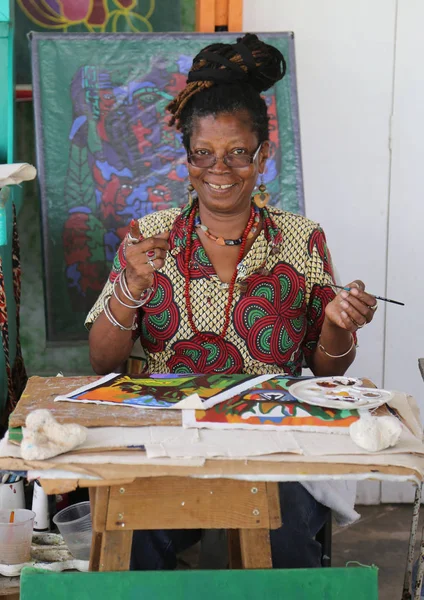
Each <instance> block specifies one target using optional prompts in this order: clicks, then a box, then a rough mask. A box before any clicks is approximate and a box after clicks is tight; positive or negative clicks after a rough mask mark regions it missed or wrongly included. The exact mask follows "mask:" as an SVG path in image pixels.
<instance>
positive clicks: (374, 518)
mask: <svg viewBox="0 0 424 600" xmlns="http://www.w3.org/2000/svg"><path fill="white" fill-rule="evenodd" d="M356 510H357V511H358V512H359V513H360V514H361V519H360V520H359V521H358V522H357V523H355V524H354V525H351V526H350V527H348V528H346V527H344V528H338V527H337V526H335V527H334V528H333V566H334V567H343V566H345V565H346V563H347V562H348V561H350V560H352V561H359V562H360V563H362V564H365V565H372V564H374V565H376V566H377V567H378V569H379V573H378V579H379V598H380V600H401V598H402V588H403V577H404V572H405V565H406V553H407V548H408V539H409V530H410V525H411V518H412V505H409V504H381V505H379V506H360V507H356ZM421 512H422V513H424V511H423V510H422V509H421ZM421 521H422V523H421V524H420V526H419V528H418V532H417V542H418V543H417V551H418V548H419V543H420V539H421V532H422V529H423V524H424V514H423V515H421Z"/></svg>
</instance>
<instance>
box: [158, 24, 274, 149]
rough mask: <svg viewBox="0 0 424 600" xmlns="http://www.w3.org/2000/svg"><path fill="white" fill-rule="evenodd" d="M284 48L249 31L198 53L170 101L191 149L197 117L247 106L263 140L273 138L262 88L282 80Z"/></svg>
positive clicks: (174, 119)
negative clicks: (233, 40)
mask: <svg viewBox="0 0 424 600" xmlns="http://www.w3.org/2000/svg"><path fill="white" fill-rule="evenodd" d="M285 72H286V62H285V60H284V57H283V55H282V54H281V52H280V51H279V50H278V49H277V48H274V46H270V45H269V44H265V43H264V42H262V41H261V40H260V39H259V38H258V37H257V36H256V35H254V34H251V33H248V34H246V35H245V36H244V37H242V38H237V43H236V44H222V43H218V44H211V45H210V46H207V47H206V48H204V49H203V50H201V51H200V52H199V54H197V56H196V57H195V58H194V60H193V65H192V69H191V71H190V72H189V74H188V79H187V85H186V87H185V88H184V89H183V90H182V91H181V92H180V93H179V94H178V95H177V96H176V97H175V98H174V99H173V100H172V101H171V102H170V103H169V104H168V106H167V109H168V110H169V112H170V113H171V115H172V116H171V119H170V121H169V124H170V125H175V126H176V128H177V129H178V130H180V131H181V132H182V134H183V144H184V146H185V148H186V149H189V142H190V136H191V132H192V128H193V119H194V118H195V117H202V116H207V115H211V114H212V115H217V114H219V113H234V112H237V111H240V110H245V111H247V112H248V113H249V117H250V119H251V124H252V128H253V129H254V130H255V132H256V133H257V135H258V138H259V140H258V141H259V143H262V142H263V141H265V140H267V139H268V137H269V124H268V123H269V118H268V113H267V108H266V104H265V101H264V99H263V98H262V97H261V95H260V94H261V92H264V91H266V90H268V89H269V88H270V87H271V86H272V85H274V83H276V82H277V81H279V80H280V79H282V78H283V77H284V75H285Z"/></svg>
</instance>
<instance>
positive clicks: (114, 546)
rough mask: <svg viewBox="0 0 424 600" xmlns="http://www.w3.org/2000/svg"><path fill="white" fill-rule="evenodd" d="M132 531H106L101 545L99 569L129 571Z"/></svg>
mask: <svg viewBox="0 0 424 600" xmlns="http://www.w3.org/2000/svg"><path fill="white" fill-rule="evenodd" d="M132 537H133V532H132V531H105V532H104V533H103V535H102V541H101V547H100V560H99V571H128V570H129V568H130V558H131V546H132Z"/></svg>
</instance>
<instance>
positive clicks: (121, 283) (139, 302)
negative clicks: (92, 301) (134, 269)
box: [117, 268, 154, 308]
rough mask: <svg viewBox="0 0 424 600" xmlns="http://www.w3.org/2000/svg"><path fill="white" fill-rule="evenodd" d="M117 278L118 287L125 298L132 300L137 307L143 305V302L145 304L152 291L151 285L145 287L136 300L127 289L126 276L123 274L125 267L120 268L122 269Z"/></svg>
mask: <svg viewBox="0 0 424 600" xmlns="http://www.w3.org/2000/svg"><path fill="white" fill-rule="evenodd" d="M117 279H119V287H120V288H121V291H122V293H123V295H124V296H125V298H126V299H127V300H130V301H131V302H134V303H135V304H136V305H137V308H140V307H141V306H144V304H146V303H147V302H148V301H149V300H150V297H151V295H152V294H153V292H154V290H153V288H151V287H150V288H147V289H146V290H144V291H143V293H142V294H141V296H140V298H139V299H138V300H137V299H136V298H134V296H133V295H132V294H131V292H130V290H129V287H128V283H127V278H126V275H125V268H124V269H122V271H121V272H120V274H119V276H118V278H117Z"/></svg>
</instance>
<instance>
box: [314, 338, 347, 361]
mask: <svg viewBox="0 0 424 600" xmlns="http://www.w3.org/2000/svg"><path fill="white" fill-rule="evenodd" d="M351 335H352V334H351ZM354 346H355V338H354V337H353V335H352V344H351V346H350V348H349V350H348V351H347V352H343V354H330V353H329V352H327V350H326V349H325V348H324V346H323V345H322V344H320V343H319V340H318V347H319V349H320V350H321V351H322V352H324V354H326V355H327V356H329V357H330V358H343V357H344V356H347V355H348V354H349V353H350V352H352V350H353V348H354Z"/></svg>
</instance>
